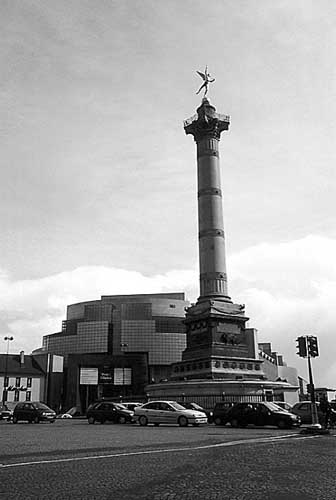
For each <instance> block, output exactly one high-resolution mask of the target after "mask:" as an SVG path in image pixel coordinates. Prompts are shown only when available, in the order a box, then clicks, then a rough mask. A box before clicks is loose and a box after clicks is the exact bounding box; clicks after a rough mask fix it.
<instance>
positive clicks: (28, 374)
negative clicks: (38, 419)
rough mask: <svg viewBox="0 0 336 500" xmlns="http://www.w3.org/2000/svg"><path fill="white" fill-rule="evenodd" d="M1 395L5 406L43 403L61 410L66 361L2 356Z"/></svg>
mask: <svg viewBox="0 0 336 500" xmlns="http://www.w3.org/2000/svg"><path fill="white" fill-rule="evenodd" d="M0 391H1V395H2V400H3V401H4V402H5V403H10V404H12V403H13V404H14V403H17V402H19V401H42V402H44V403H46V404H47V405H48V406H50V407H51V408H53V409H55V410H58V409H59V407H60V404H61V401H62V392H63V357H62V356H56V355H52V354H36V355H27V354H25V353H24V352H23V351H21V352H20V354H0Z"/></svg>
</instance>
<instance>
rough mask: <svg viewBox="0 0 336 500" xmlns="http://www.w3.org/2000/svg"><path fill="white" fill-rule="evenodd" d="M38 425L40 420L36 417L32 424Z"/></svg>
mask: <svg viewBox="0 0 336 500" xmlns="http://www.w3.org/2000/svg"><path fill="white" fill-rule="evenodd" d="M39 423H40V419H39V418H38V417H37V416H36V417H35V418H34V424H39Z"/></svg>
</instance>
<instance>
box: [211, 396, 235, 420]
mask: <svg viewBox="0 0 336 500" xmlns="http://www.w3.org/2000/svg"><path fill="white" fill-rule="evenodd" d="M233 405H234V403H233V402H229V401H220V402H218V403H216V404H215V407H214V409H213V416H212V418H213V421H214V423H215V425H225V424H227V422H228V420H227V414H228V411H229V410H230V409H231V408H232V406H233Z"/></svg>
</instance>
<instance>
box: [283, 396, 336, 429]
mask: <svg viewBox="0 0 336 500" xmlns="http://www.w3.org/2000/svg"><path fill="white" fill-rule="evenodd" d="M316 407H317V416H318V419H319V423H320V424H324V420H325V415H324V413H323V412H322V411H321V409H320V403H319V402H317V403H316ZM292 412H293V413H294V414H295V415H298V416H299V417H300V418H301V422H302V423H303V424H311V423H312V415H311V401H301V402H300V403H295V405H294V406H293V408H292ZM330 423H331V425H336V411H334V410H332V411H331V414H330Z"/></svg>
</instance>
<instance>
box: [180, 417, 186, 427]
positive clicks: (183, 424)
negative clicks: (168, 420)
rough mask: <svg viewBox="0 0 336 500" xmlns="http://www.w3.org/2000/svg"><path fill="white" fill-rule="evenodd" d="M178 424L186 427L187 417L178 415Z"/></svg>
mask: <svg viewBox="0 0 336 500" xmlns="http://www.w3.org/2000/svg"><path fill="white" fill-rule="evenodd" d="M178 424H179V426H180V427H187V425H188V419H187V418H186V417H180V418H179V420H178Z"/></svg>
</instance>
